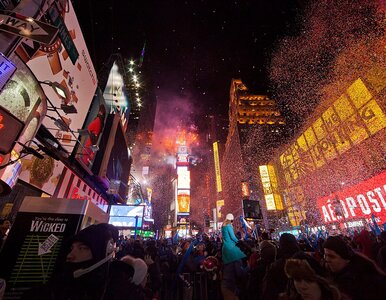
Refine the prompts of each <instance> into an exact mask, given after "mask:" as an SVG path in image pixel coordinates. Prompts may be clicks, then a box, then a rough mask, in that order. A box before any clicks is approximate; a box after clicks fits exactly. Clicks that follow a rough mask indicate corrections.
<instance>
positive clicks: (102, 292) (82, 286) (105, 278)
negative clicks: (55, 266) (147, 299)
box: [22, 261, 144, 300]
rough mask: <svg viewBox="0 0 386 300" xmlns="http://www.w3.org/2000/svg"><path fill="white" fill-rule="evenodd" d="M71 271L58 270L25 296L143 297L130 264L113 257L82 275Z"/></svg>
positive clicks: (64, 299)
mask: <svg viewBox="0 0 386 300" xmlns="http://www.w3.org/2000/svg"><path fill="white" fill-rule="evenodd" d="M71 274H72V271H71V272H67V271H65V272H63V273H58V274H55V275H54V276H53V278H52V280H51V281H50V282H49V283H48V284H45V285H43V286H40V287H37V288H33V289H32V290H29V291H27V292H26V293H25V294H24V295H23V298H22V299H25V300H91V299H92V300H94V299H95V300H110V299H114V300H130V299H135V300H142V299H144V294H143V290H142V288H141V287H140V286H136V285H134V284H133V283H131V279H132V276H133V274H134V270H133V268H132V267H131V266H129V265H128V264H126V263H124V262H121V261H114V262H112V263H110V266H109V267H107V265H104V266H101V267H99V268H97V269H95V270H93V271H91V272H90V273H87V274H85V275H83V276H81V277H79V278H76V279H75V278H73V277H72V275H71Z"/></svg>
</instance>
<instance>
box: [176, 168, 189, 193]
mask: <svg viewBox="0 0 386 300" xmlns="http://www.w3.org/2000/svg"><path fill="white" fill-rule="evenodd" d="M177 175H178V179H177V188H178V189H190V171H188V167H177Z"/></svg>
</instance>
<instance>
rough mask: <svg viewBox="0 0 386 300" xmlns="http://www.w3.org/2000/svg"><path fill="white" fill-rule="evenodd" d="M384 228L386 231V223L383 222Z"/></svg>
mask: <svg viewBox="0 0 386 300" xmlns="http://www.w3.org/2000/svg"><path fill="white" fill-rule="evenodd" d="M383 230H384V231H386V223H383Z"/></svg>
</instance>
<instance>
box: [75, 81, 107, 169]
mask: <svg viewBox="0 0 386 300" xmlns="http://www.w3.org/2000/svg"><path fill="white" fill-rule="evenodd" d="M106 112H107V108H106V103H105V101H104V99H103V96H102V92H101V90H100V89H99V88H98V89H97V90H96V92H95V96H94V99H93V101H92V104H91V107H90V112H89V114H88V116H87V119H86V121H85V124H84V126H83V129H84V132H85V133H84V134H82V135H81V136H80V137H79V141H80V143H79V144H78V145H77V146H78V150H77V152H76V156H75V157H76V158H77V160H78V161H79V162H80V163H81V164H82V165H83V166H85V167H87V168H89V169H91V167H92V164H93V162H94V159H95V153H96V152H97V151H98V150H99V142H100V139H101V135H102V132H103V129H104V126H105V123H106Z"/></svg>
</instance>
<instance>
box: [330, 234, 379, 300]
mask: <svg viewBox="0 0 386 300" xmlns="http://www.w3.org/2000/svg"><path fill="white" fill-rule="evenodd" d="M323 246H324V258H325V262H326V266H327V268H328V269H329V270H330V272H331V274H332V280H333V283H334V284H335V285H336V286H337V287H338V288H339V290H340V291H341V292H342V293H344V294H346V295H348V296H349V297H351V299H353V300H362V299H363V300H365V299H366V300H372V299H374V300H375V299H386V274H385V273H384V272H383V271H382V270H381V269H379V268H378V266H377V265H376V264H375V263H374V262H373V261H372V260H370V259H369V258H368V257H366V256H365V255H363V254H361V253H355V252H354V251H353V250H352V249H351V247H350V246H349V245H348V244H347V243H346V242H345V241H344V240H343V239H342V238H340V237H339V236H330V237H328V238H327V240H326V241H325V243H324V245H323Z"/></svg>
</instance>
